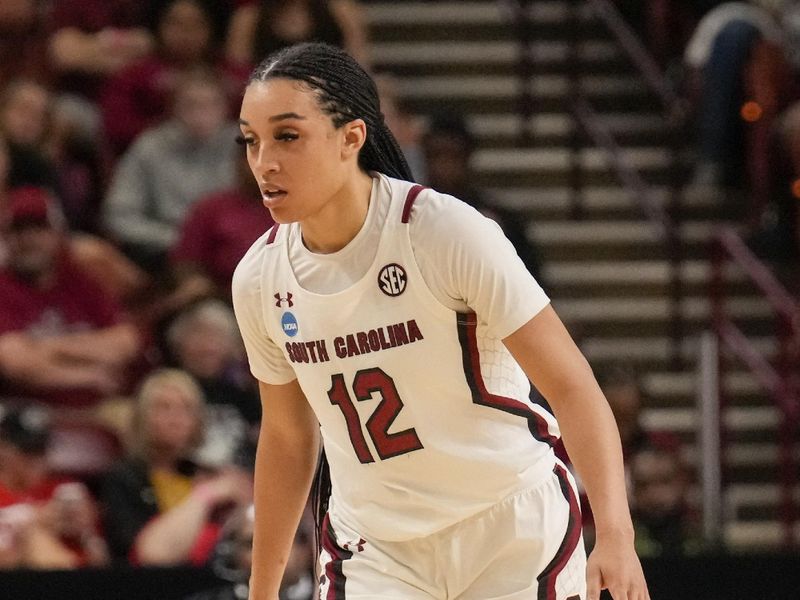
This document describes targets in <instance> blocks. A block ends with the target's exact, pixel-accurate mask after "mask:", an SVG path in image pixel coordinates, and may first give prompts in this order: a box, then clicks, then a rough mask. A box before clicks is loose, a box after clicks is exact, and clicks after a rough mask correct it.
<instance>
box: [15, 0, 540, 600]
mask: <svg viewBox="0 0 800 600" xmlns="http://www.w3.org/2000/svg"><path fill="white" fill-rule="evenodd" d="M362 11H363V7H362V6H361V5H359V4H358V3H357V2H355V1H353V0H331V1H323V0H3V2H0V569H14V568H58V569H68V568H78V567H89V566H91V567H102V566H108V565H114V564H131V565H149V566H170V565H179V564H192V565H206V566H208V565H210V566H212V567H213V568H214V569H215V570H216V571H217V572H218V573H219V574H220V576H221V577H223V578H225V579H228V580H229V581H230V582H231V585H229V586H225V587H224V588H221V589H220V590H216V591H213V592H210V593H209V594H205V595H203V596H202V598H208V599H211V598H219V599H221V598H239V597H246V596H247V590H246V583H247V579H248V574H249V562H248V561H249V544H250V540H251V538H252V521H253V517H252V505H251V502H252V485H253V483H252V467H253V461H254V452H255V450H254V449H255V444H256V441H257V436H258V431H259V423H260V417H261V409H260V401H259V397H258V389H257V385H256V382H255V380H254V379H253V378H252V376H251V375H250V373H249V370H248V368H247V364H246V362H245V360H244V353H243V348H242V344H241V339H240V337H239V333H238V329H237V326H236V322H235V319H234V316H233V313H232V309H231V304H230V282H231V277H232V275H233V271H234V269H235V267H236V265H237V263H238V261H239V259H240V258H241V257H242V256H243V255H244V253H245V251H246V249H247V248H248V247H249V246H250V245H251V244H252V243H253V242H254V241H255V240H256V239H257V238H258V237H259V236H260V235H261V234H263V233H264V232H265V231H266V230H267V229H268V228H269V227H270V226H271V225H272V220H271V218H270V215H269V212H268V211H267V210H266V209H265V208H264V207H263V205H262V203H261V196H260V192H259V189H258V186H257V185H256V182H255V180H254V178H253V177H252V175H251V173H250V171H249V168H248V165H247V162H246V158H245V155H244V152H243V150H242V149H241V148H239V147H238V146H237V144H236V143H235V142H236V138H237V134H238V125H237V123H236V119H237V116H238V104H239V101H240V98H241V95H242V93H243V90H244V86H245V85H246V82H247V78H248V76H249V73H250V70H251V69H252V68H253V67H254V66H255V65H256V64H257V63H258V62H259V61H260V60H261V59H263V58H264V57H266V56H267V55H269V54H270V53H271V52H273V51H275V50H277V49H279V48H281V47H283V46H286V45H289V44H291V43H294V42H297V41H302V40H319V41H325V42H328V43H331V44H336V45H339V46H342V47H344V48H346V49H347V50H348V51H349V52H351V53H352V54H353V55H354V56H355V57H356V58H357V59H358V60H359V61H360V62H361V64H362V65H363V66H364V67H365V68H366V69H368V70H372V66H371V61H370V51H369V45H368V41H367V34H366V30H365V26H364V23H363V21H364V19H363V15H362ZM374 74H375V77H376V81H377V83H378V85H379V88H380V94H381V97H382V103H383V110H384V114H385V118H386V120H387V122H388V123H389V124H390V127H391V128H392V130H393V131H394V132H395V134H396V136H397V138H398V140H399V142H400V143H401V145H402V146H403V149H404V150H405V152H406V154H407V156H408V158H409V162H410V164H411V166H412V168H413V171H414V173H415V176H416V178H417V179H418V180H420V181H424V182H426V183H428V184H429V185H432V186H434V187H437V188H438V189H440V190H441V191H444V192H449V193H452V194H455V195H457V196H459V197H461V198H463V199H464V200H465V201H468V202H470V203H472V204H473V205H474V206H475V207H476V208H478V209H479V210H482V211H484V212H485V213H486V214H487V215H489V216H491V217H492V218H494V219H496V220H497V221H498V222H499V223H500V224H501V226H503V227H505V228H506V230H507V233H508V234H509V236H510V237H511V238H512V240H513V241H514V242H515V243H516V244H517V246H518V249H519V251H520V254H521V256H522V257H523V259H524V260H525V261H526V263H527V264H528V266H529V268H530V269H531V270H532V271H534V272H535V273H536V274H539V271H538V269H539V263H538V258H537V255H536V252H535V250H534V248H533V247H532V246H531V244H530V242H529V241H528V240H527V239H526V236H525V233H524V230H523V228H522V227H521V225H520V224H519V221H518V220H517V219H514V218H513V216H512V215H511V214H508V213H506V212H504V211H503V210H502V209H500V208H497V207H496V206H495V205H494V203H493V202H492V200H491V198H489V197H488V195H487V194H486V192H484V191H483V190H481V189H480V188H479V187H478V186H477V185H475V183H474V181H473V178H472V176H471V174H470V170H469V162H470V158H471V155H472V152H473V151H474V149H475V147H476V143H475V140H474V138H473V136H472V134H471V132H470V129H469V126H468V121H467V120H466V119H465V118H463V117H462V116H459V115H455V114H453V113H448V114H446V115H438V114H431V115H415V114H413V113H411V112H410V111H408V110H406V109H405V107H404V106H403V104H402V103H401V102H400V101H399V99H398V95H397V91H396V88H397V80H396V78H395V77H393V76H392V74H391V73H386V72H384V73H377V72H375V73H374ZM312 529H313V526H312V525H310V524H309V523H308V522H305V521H304V524H303V526H302V527H301V530H300V532H299V533H298V536H297V539H296V543H295V546H296V547H295V552H294V553H293V555H292V559H291V560H290V565H289V568H288V569H287V575H286V581H285V586H284V587H285V590H284V591H283V592H282V599H285V600H301V599H305V598H310V597H311V595H312V593H313V590H314V588H315V580H314V578H313V560H314V558H313V556H312V552H313V550H312V541H313V532H312Z"/></svg>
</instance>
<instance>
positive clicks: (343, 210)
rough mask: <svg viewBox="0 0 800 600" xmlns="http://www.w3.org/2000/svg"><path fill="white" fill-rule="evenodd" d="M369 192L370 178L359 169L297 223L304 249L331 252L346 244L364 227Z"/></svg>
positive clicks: (324, 252) (321, 252) (370, 186)
mask: <svg viewBox="0 0 800 600" xmlns="http://www.w3.org/2000/svg"><path fill="white" fill-rule="evenodd" d="M371 194H372V177H371V176H370V175H369V174H367V173H364V172H362V171H359V172H358V176H357V177H354V178H352V179H351V180H350V181H348V183H347V184H345V185H344V186H343V187H342V189H341V190H339V191H338V192H337V193H336V196H334V197H333V198H332V199H331V201H330V202H328V203H326V205H325V206H324V207H323V208H322V209H321V210H320V211H319V212H317V213H315V214H314V215H311V216H310V217H308V218H307V219H305V220H303V221H302V222H301V223H300V229H301V231H302V232H303V243H304V244H305V246H306V248H308V249H309V250H311V252H316V253H317V254H332V253H334V252H338V251H339V250H341V249H342V248H344V247H345V246H347V244H349V243H350V241H351V240H352V239H353V238H354V237H356V235H358V232H359V231H361V228H362V227H363V226H364V221H366V219H367V211H368V210H369V199H370V196H371Z"/></svg>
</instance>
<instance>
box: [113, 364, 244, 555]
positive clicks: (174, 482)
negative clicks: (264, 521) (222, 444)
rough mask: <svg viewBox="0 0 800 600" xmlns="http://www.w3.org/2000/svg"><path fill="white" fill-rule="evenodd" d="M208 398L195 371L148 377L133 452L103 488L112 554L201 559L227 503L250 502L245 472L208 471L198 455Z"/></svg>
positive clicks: (134, 421)
mask: <svg viewBox="0 0 800 600" xmlns="http://www.w3.org/2000/svg"><path fill="white" fill-rule="evenodd" d="M204 415H205V400H204V398H203V393H202V391H201V390H200V387H199V386H198V385H197V383H195V381H194V380H193V379H192V377H191V376H190V375H188V374H187V373H185V372H183V371H180V370H177V369H164V370H160V371H157V372H155V373H153V374H151V375H150V376H148V377H147V378H146V379H145V381H144V382H143V384H142V386H141V389H140V391H139V394H138V397H137V400H136V405H135V407H134V413H133V418H132V422H131V434H132V435H131V444H130V455H129V457H128V458H127V459H125V460H123V461H122V462H121V463H120V464H119V465H117V467H116V468H114V469H113V470H112V471H111V473H109V475H108V477H107V479H106V481H105V484H104V486H103V491H102V500H103V504H104V506H105V510H106V514H105V517H106V518H105V527H106V532H107V536H108V540H109V546H110V548H111V551H112V553H113V554H114V556H115V557H116V558H118V559H124V558H127V559H128V560H129V561H131V562H132V563H134V564H143V565H175V564H183V563H192V564H203V563H204V562H205V561H206V560H207V558H208V556H209V553H210V552H211V549H212V548H213V546H214V544H215V543H216V540H217V538H218V535H219V530H220V526H219V518H220V516H221V512H223V510H222V509H225V508H228V507H233V506H238V505H243V504H246V503H248V502H250V501H251V499H252V491H251V483H250V478H249V476H248V475H247V474H245V473H243V472H241V471H239V470H237V469H235V468H233V467H224V468H220V469H218V470H216V471H214V472H209V471H208V470H204V469H203V468H202V467H201V466H200V465H198V464H197V463H195V462H194V461H193V460H192V457H193V454H194V452H195V450H196V449H197V447H198V446H199V444H200V443H201V442H202V439H203V432H204V427H205V425H204V422H205V420H204Z"/></svg>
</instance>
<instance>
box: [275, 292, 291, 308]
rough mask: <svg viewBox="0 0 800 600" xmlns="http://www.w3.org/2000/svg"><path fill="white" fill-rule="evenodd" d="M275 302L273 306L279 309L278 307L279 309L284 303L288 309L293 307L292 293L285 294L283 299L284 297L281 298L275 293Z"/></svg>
mask: <svg viewBox="0 0 800 600" xmlns="http://www.w3.org/2000/svg"><path fill="white" fill-rule="evenodd" d="M275 300H276V302H275V306H277V307H278V308H280V307H281V305H282V304H283V303H284V302H286V305H287V306H288V307H289V308H291V307H292V306H294V302H292V292H286V296H285V297H284V296H281V295H280V294H277V293H276V294H275Z"/></svg>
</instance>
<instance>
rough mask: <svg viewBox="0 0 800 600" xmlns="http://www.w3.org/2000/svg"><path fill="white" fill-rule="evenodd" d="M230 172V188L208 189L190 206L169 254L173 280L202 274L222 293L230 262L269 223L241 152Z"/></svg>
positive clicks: (226, 287) (232, 263) (233, 264)
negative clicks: (212, 191)
mask: <svg viewBox="0 0 800 600" xmlns="http://www.w3.org/2000/svg"><path fill="white" fill-rule="evenodd" d="M236 175H237V184H236V187H233V188H231V189H229V190H225V191H223V192H219V193H215V194H211V195H209V196H207V197H206V198H204V199H202V200H200V201H199V202H198V203H197V204H196V205H195V206H194V207H192V209H191V211H190V212H189V214H188V216H187V217H186V220H185V221H184V223H183V226H182V227H181V231H180V237H179V239H178V242H177V244H175V246H173V248H172V251H171V253H170V259H171V262H172V265H173V268H174V269H175V271H176V273H177V274H178V281H180V282H186V281H188V280H190V279H192V278H202V279H204V280H206V281H207V282H208V283H211V284H213V286H215V287H216V288H217V290H219V292H221V293H222V294H223V295H224V296H225V297H228V298H229V297H230V290H231V279H232V278H233V272H234V270H235V269H236V265H237V264H239V261H240V260H241V259H242V257H243V256H244V255H245V252H247V250H248V249H249V248H250V246H252V245H253V243H255V241H256V240H257V239H258V238H259V237H260V236H261V235H262V234H263V233H264V232H266V231H267V230H268V229H269V228H270V227H272V225H273V224H274V221H273V220H272V216H271V215H270V214H269V211H268V210H267V209H266V208H264V205H263V203H262V202H261V191H260V190H259V188H258V183H257V182H256V180H255V178H254V177H253V173H252V172H251V171H250V167H249V166H248V164H247V157H246V156H245V154H244V153H242V154H241V157H240V158H239V161H238V163H237V174H236Z"/></svg>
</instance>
